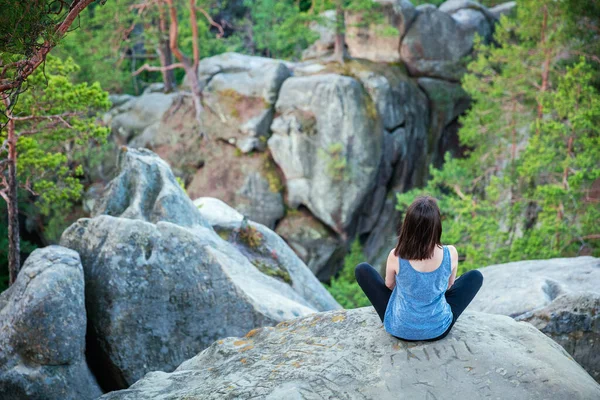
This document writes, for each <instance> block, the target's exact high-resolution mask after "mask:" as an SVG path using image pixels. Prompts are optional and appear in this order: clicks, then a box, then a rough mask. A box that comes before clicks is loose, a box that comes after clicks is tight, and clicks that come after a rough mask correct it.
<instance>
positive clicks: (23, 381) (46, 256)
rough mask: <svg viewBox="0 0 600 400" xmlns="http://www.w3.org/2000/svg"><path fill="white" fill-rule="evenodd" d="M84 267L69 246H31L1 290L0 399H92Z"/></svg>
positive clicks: (95, 387) (93, 387) (94, 386)
mask: <svg viewBox="0 0 600 400" xmlns="http://www.w3.org/2000/svg"><path fill="white" fill-rule="evenodd" d="M84 302H85V300H84V282H83V269H82V267H81V261H80V260H79V256H78V255H77V253H75V252H74V251H72V250H69V249H65V248H62V247H59V246H49V247H46V248H43V249H38V250H35V251H34V252H33V253H31V255H30V256H29V258H28V259H27V261H26V262H25V264H24V265H23V268H22V269H21V271H20V272H19V275H18V276H17V280H16V282H15V283H14V284H13V285H12V286H11V287H10V288H9V289H8V290H7V291H5V292H4V293H2V294H1V295H0V399H3V400H4V399H6V400H20V399H23V400H25V399H27V400H34V399H40V400H55V399H56V400H63V399H73V400H76V399H77V400H78V399H94V398H96V397H98V396H100V395H101V394H102V391H101V390H100V387H99V386H98V384H97V383H96V380H95V378H94V377H93V375H92V374H91V372H90V370H89V368H88V365H87V363H86V360H85V334H86V323H87V318H86V311H85V304H84Z"/></svg>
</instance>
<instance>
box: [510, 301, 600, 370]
mask: <svg viewBox="0 0 600 400" xmlns="http://www.w3.org/2000/svg"><path fill="white" fill-rule="evenodd" d="M516 319H517V320H518V321H527V322H529V323H531V324H532V325H533V326H535V327H536V328H538V329H539V330H540V331H542V332H543V333H544V334H546V336H548V337H550V338H552V339H553V340H554V341H555V342H557V343H558V344H560V345H561V346H562V347H563V348H564V349H565V350H566V351H567V352H568V353H569V354H571V355H572V356H573V358H574V359H575V360H576V361H577V362H578V363H579V364H580V365H581V366H582V367H584V368H585V369H586V371H587V372H588V373H589V374H590V375H591V376H592V377H593V378H594V379H596V381H597V382H600V294H598V293H594V292H583V293H577V294H564V295H562V296H559V297H558V298H556V300H554V301H553V302H552V303H550V304H549V305H547V306H546V307H544V308H542V309H537V310H534V311H530V312H528V313H525V314H522V315H520V316H518V317H517V318H516Z"/></svg>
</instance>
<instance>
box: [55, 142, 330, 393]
mask: <svg viewBox="0 0 600 400" xmlns="http://www.w3.org/2000/svg"><path fill="white" fill-rule="evenodd" d="M93 216H94V218H91V219H87V218H85V219H80V220H79V221H78V222H77V223H75V224H73V225H72V226H71V227H69V228H68V229H67V230H66V231H65V232H64V233H63V235H62V238H61V243H62V244H63V245H64V246H66V247H69V248H72V249H74V250H76V251H77V252H78V253H79V254H80V256H81V260H82V264H83V268H84V270H85V276H86V287H85V290H86V306H87V310H88V319H89V325H90V329H89V332H88V340H89V346H88V352H90V353H91V354H93V357H92V358H93V359H94V360H96V362H97V364H96V365H95V372H96V376H97V377H98V379H99V380H100V381H101V384H102V385H103V387H105V388H106V389H120V388H125V387H128V386H129V385H131V384H132V383H133V382H135V381H136V380H138V379H140V378H141V377H142V376H143V375H144V374H146V373H147V372H149V371H154V370H162V371H171V370H173V369H174V368H175V367H176V366H177V365H179V364H180V363H181V362H182V361H183V360H185V359H187V358H189V357H191V356H192V355H194V354H196V353H197V352H199V351H201V350H202V349H204V348H205V347H207V346H208V345H209V344H210V343H212V342H213V341H214V340H217V339H219V338H222V337H226V336H231V335H240V334H242V333H244V332H246V331H247V330H248V329H252V328H254V327H258V326H265V325H272V324H275V323H277V322H279V321H282V320H285V319H288V318H294V317H296V316H302V315H306V314H310V313H312V312H315V311H319V310H327V309H331V308H337V307H338V306H337V303H335V301H333V299H332V298H331V297H330V296H329V294H328V293H326V291H325V289H324V288H322V287H321V286H320V285H318V282H316V279H315V278H314V276H312V274H311V273H310V271H309V270H308V268H307V267H306V266H305V265H304V264H302V263H296V264H291V263H285V262H281V263H280V264H278V265H279V266H280V268H283V269H285V273H286V274H287V277H288V280H287V281H285V280H282V279H278V277H277V276H270V275H268V274H266V273H264V272H262V271H261V270H260V268H259V266H258V265H256V264H253V263H252V262H251V261H252V260H251V259H250V258H248V257H247V256H246V255H245V254H243V253H242V252H241V251H240V250H239V249H238V248H237V247H235V246H233V245H231V244H230V243H228V242H227V241H225V240H223V239H222V238H221V237H220V236H219V235H218V234H217V233H216V232H215V231H214V230H213V228H212V227H211V224H210V223H209V222H208V221H207V219H206V218H204V217H203V216H202V215H201V214H200V212H199V210H198V208H197V206H195V205H194V204H193V203H192V201H191V200H190V199H189V198H188V197H187V195H186V194H185V192H184V191H183V189H181V187H180V186H179V184H178V183H177V182H176V180H175V178H174V176H173V174H172V173H171V171H170V170H169V167H168V165H167V164H166V163H165V162H164V161H162V160H161V159H160V158H158V157H157V156H156V155H155V154H153V153H152V152H150V151H148V150H132V149H124V150H123V152H122V153H121V161H120V173H119V174H118V176H117V177H116V178H115V179H114V180H113V181H112V182H111V183H110V185H109V186H108V188H107V193H106V194H105V197H104V199H103V200H101V201H99V202H98V204H97V205H96V207H95V210H94V214H93ZM238 233H240V234H241V235H243V234H246V236H245V239H246V240H256V236H252V235H251V234H252V232H248V231H244V232H238ZM284 245H285V244H283V245H282V246H284ZM287 250H288V251H289V252H290V253H292V251H291V250H290V249H289V248H287ZM283 251H284V250H281V252H283ZM269 257H275V255H272V254H268V255H263V258H264V259H266V260H267V261H268V260H269ZM286 268H287V269H286ZM309 277H310V278H312V283H313V286H311V287H310V288H307V287H306V286H303V283H304V282H308V283H311V281H310V279H309ZM304 294H306V296H307V297H306V298H305V297H304ZM322 299H325V300H323V301H321V300H322Z"/></svg>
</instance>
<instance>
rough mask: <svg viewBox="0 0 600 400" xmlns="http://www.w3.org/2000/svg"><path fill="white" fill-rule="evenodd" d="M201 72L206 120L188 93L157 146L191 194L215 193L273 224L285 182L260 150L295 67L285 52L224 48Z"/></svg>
mask: <svg viewBox="0 0 600 400" xmlns="http://www.w3.org/2000/svg"><path fill="white" fill-rule="evenodd" d="M198 73H199V79H200V84H201V86H202V87H203V104H204V110H203V112H202V113H201V116H200V119H201V124H200V126H198V122H197V120H196V116H195V110H194V107H193V104H192V101H191V98H189V96H188V97H187V98H182V99H181V100H180V101H178V102H176V103H174V104H173V106H172V107H171V109H170V110H169V115H170V118H169V119H168V120H165V121H162V122H161V124H160V125H159V126H158V128H157V129H158V134H157V135H156V137H155V139H154V140H153V146H152V150H154V151H156V153H157V154H159V155H160V156H161V157H162V158H164V159H165V160H167V161H168V162H169V163H170V164H171V165H172V166H173V168H174V171H175V172H176V173H177V175H178V176H181V177H182V178H183V180H184V182H185V184H186V187H187V190H188V192H189V193H190V195H191V196H193V197H199V196H211V197H217V198H219V199H221V200H223V201H224V202H226V203H227V204H231V205H232V206H234V207H235V208H236V209H238V210H240V211H241V212H243V213H244V214H245V215H247V216H248V217H249V218H251V219H253V220H256V221H259V222H261V223H264V224H265V225H267V226H269V227H274V226H275V224H276V222H277V221H278V220H279V219H280V218H281V217H282V216H283V212H284V205H283V204H284V203H283V198H282V194H281V191H282V189H283V186H282V185H281V184H280V183H278V180H279V176H278V175H279V174H278V172H277V171H276V170H275V168H274V166H273V165H272V161H271V160H270V159H269V157H268V155H267V154H266V153H260V152H261V151H263V150H265V149H266V146H267V144H266V143H267V139H268V137H269V135H270V132H271V131H270V127H271V122H272V120H273V116H274V105H275V101H276V99H277V96H278V93H279V90H280V87H281V84H282V82H283V81H284V80H285V79H287V77H288V76H290V70H289V69H288V68H287V66H286V64H285V63H284V62H283V61H280V60H274V59H269V58H263V57H251V56H247V55H242V54H236V53H225V54H220V55H218V56H214V57H209V58H205V59H203V60H202V61H201V62H200V65H199V67H198ZM257 151H258V153H257ZM224 166H226V167H224Z"/></svg>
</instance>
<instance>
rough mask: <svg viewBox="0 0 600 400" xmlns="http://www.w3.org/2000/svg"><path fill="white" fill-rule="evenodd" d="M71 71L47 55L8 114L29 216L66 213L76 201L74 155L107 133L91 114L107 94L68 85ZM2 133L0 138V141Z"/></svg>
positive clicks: (1, 186)
mask: <svg viewBox="0 0 600 400" xmlns="http://www.w3.org/2000/svg"><path fill="white" fill-rule="evenodd" d="M77 69H78V67H77V65H75V64H74V62H73V60H72V59H67V60H65V61H61V60H60V59H59V58H56V57H53V56H51V55H49V56H48V57H47V59H46V64H45V68H44V70H41V69H40V70H37V71H36V72H34V73H33V74H32V75H31V76H30V77H29V78H28V80H27V83H28V84H29V90H27V91H26V92H24V93H21V95H20V96H19V101H18V102H17V104H16V105H15V106H14V107H13V108H12V110H11V115H10V121H11V123H12V124H13V125H14V130H15V131H14V132H15V136H16V138H17V145H16V153H17V159H16V161H17V163H18V165H19V169H18V171H17V182H18V184H19V186H20V187H21V188H23V189H24V190H26V192H28V193H29V196H31V197H32V198H33V199H34V200H35V204H34V210H33V213H34V214H40V215H41V216H45V217H50V218H52V217H57V216H58V217H62V216H64V215H66V214H68V213H69V211H70V209H71V208H72V206H73V202H74V201H77V200H79V198H80V196H81V193H82V190H83V185H82V183H81V182H80V177H81V175H82V174H83V168H82V167H81V165H80V163H79V161H78V160H77V159H76V157H75V154H76V153H77V152H78V151H81V149H83V148H87V147H88V146H90V140H91V141H104V140H105V138H106V137H107V135H108V133H109V131H108V128H106V127H103V126H100V125H99V124H97V123H96V122H97V113H98V112H100V111H103V110H107V109H108V107H109V105H110V102H109V101H108V93H107V92H105V91H103V90H102V89H101V88H100V85H99V84H98V83H94V84H92V85H88V84H87V83H80V84H74V83H73V82H72V78H71V76H72V75H73V74H74V73H75V72H76V71H77ZM2 122H3V123H6V122H7V121H6V120H5V119H4V120H3V121H2ZM7 133H8V132H6V131H2V132H1V133H0V142H3V141H6V139H7ZM6 155H7V149H1V150H0V157H3V158H4V157H6ZM7 188H8V182H7V181H6V180H4V181H3V182H2V183H0V191H6V190H7ZM7 203H8V202H7Z"/></svg>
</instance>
